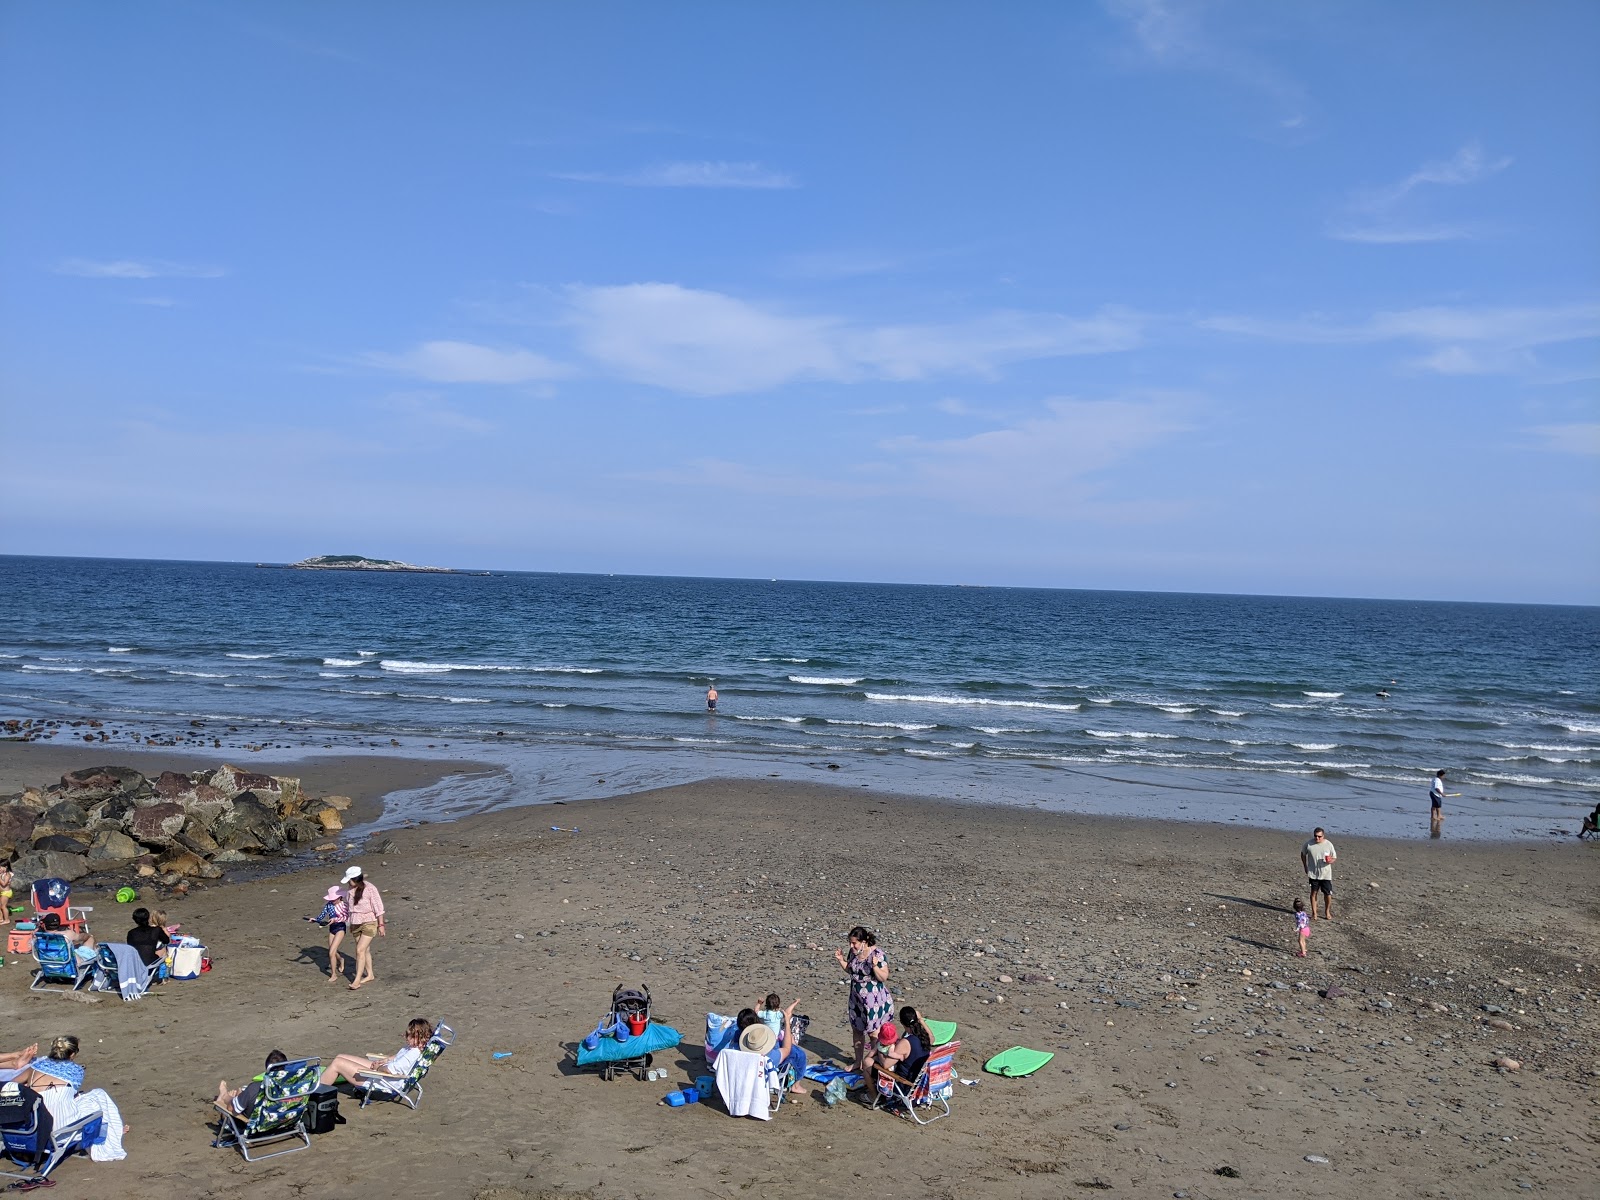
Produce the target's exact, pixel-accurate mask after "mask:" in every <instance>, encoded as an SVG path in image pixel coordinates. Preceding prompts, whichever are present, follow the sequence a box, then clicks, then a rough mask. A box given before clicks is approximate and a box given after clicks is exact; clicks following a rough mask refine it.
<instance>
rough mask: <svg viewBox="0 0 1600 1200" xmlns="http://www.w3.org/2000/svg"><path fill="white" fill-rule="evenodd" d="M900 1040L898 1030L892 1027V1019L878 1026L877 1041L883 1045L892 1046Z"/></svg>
mask: <svg viewBox="0 0 1600 1200" xmlns="http://www.w3.org/2000/svg"><path fill="white" fill-rule="evenodd" d="M899 1040H900V1031H899V1030H898V1029H896V1028H895V1027H894V1022H893V1021H885V1022H884V1023H883V1024H882V1025H880V1026H878V1041H879V1043H880V1044H882V1045H885V1046H892V1045H894V1044H895V1043H896V1042H898V1041H899Z"/></svg>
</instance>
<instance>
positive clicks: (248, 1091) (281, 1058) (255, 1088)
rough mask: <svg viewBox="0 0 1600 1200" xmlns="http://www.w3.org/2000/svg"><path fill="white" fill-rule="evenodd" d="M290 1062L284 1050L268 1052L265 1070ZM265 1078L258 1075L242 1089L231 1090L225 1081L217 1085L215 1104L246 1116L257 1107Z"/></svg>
mask: <svg viewBox="0 0 1600 1200" xmlns="http://www.w3.org/2000/svg"><path fill="white" fill-rule="evenodd" d="M288 1061H289V1056H288V1055H287V1054H285V1053H284V1052H283V1051H282V1050H271V1051H268V1052H267V1063H266V1066H265V1067H264V1068H263V1070H265V1071H270V1070H272V1068H273V1067H275V1066H277V1065H278V1064H279V1063H281V1062H288ZM264 1078H265V1076H260V1075H258V1076H257V1077H256V1078H254V1079H252V1080H251V1081H250V1082H249V1083H247V1084H245V1085H244V1086H243V1087H242V1088H230V1087H229V1086H228V1081H227V1080H226V1079H224V1080H222V1081H220V1082H219V1083H218V1084H217V1098H216V1100H215V1101H213V1103H215V1104H216V1106H217V1107H218V1108H225V1109H228V1110H229V1111H230V1112H233V1113H236V1114H238V1115H240V1116H245V1115H247V1114H248V1113H249V1112H250V1110H251V1108H253V1107H254V1106H255V1102H256V1097H257V1096H259V1095H260V1094H261V1083H262V1080H263V1079H264Z"/></svg>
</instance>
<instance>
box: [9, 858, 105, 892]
mask: <svg viewBox="0 0 1600 1200" xmlns="http://www.w3.org/2000/svg"><path fill="white" fill-rule="evenodd" d="M11 870H12V873H13V874H14V875H15V876H16V877H17V883H19V884H21V885H22V886H23V887H26V886H27V885H28V884H30V883H32V882H33V881H34V880H35V879H49V878H52V877H53V878H57V879H65V880H67V881H68V882H69V883H70V882H71V881H72V880H74V879H82V878H83V877H84V876H85V875H87V874H88V873H89V867H88V864H87V863H85V862H84V860H83V855H81V854H62V853H61V852H59V851H56V850H42V851H41V850H36V851H34V852H33V853H31V854H24V855H23V856H22V857H21V858H19V859H17V861H16V862H14V863H12V864H11ZM19 890H20V889H19Z"/></svg>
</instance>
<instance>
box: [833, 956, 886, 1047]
mask: <svg viewBox="0 0 1600 1200" xmlns="http://www.w3.org/2000/svg"><path fill="white" fill-rule="evenodd" d="M833 957H834V958H835V959H837V960H838V962H839V965H840V966H841V967H843V968H844V969H845V970H847V971H849V972H850V1005H849V1019H850V1035H851V1040H852V1043H853V1047H854V1050H855V1056H856V1063H855V1072H856V1074H858V1075H862V1076H865V1074H866V1069H867V1065H866V1064H867V1050H868V1048H869V1047H870V1046H871V1044H872V1039H873V1038H874V1037H876V1036H877V1033H878V1027H879V1026H881V1025H882V1024H883V1023H884V1022H885V1021H887V1020H889V1018H890V1017H892V1016H893V1015H894V998H893V997H892V996H890V995H889V963H888V961H887V960H886V959H885V958H884V957H883V951H882V950H879V949H878V939H877V936H876V935H875V934H873V933H872V932H870V931H869V930H867V929H866V928H864V927H862V926H860V925H857V926H856V927H855V928H854V929H852V930H851V931H850V950H849V957H848V959H847V958H846V957H845V951H843V950H835V951H834V952H833Z"/></svg>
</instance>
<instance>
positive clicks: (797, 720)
mask: <svg viewBox="0 0 1600 1200" xmlns="http://www.w3.org/2000/svg"><path fill="white" fill-rule="evenodd" d="M733 719H734V720H735V721H760V722H763V723H765V722H769V721H780V722H782V723H783V724H785V725H801V724H804V722H805V718H804V717H758V716H751V715H750V714H748V713H735V714H734V715H733Z"/></svg>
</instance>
